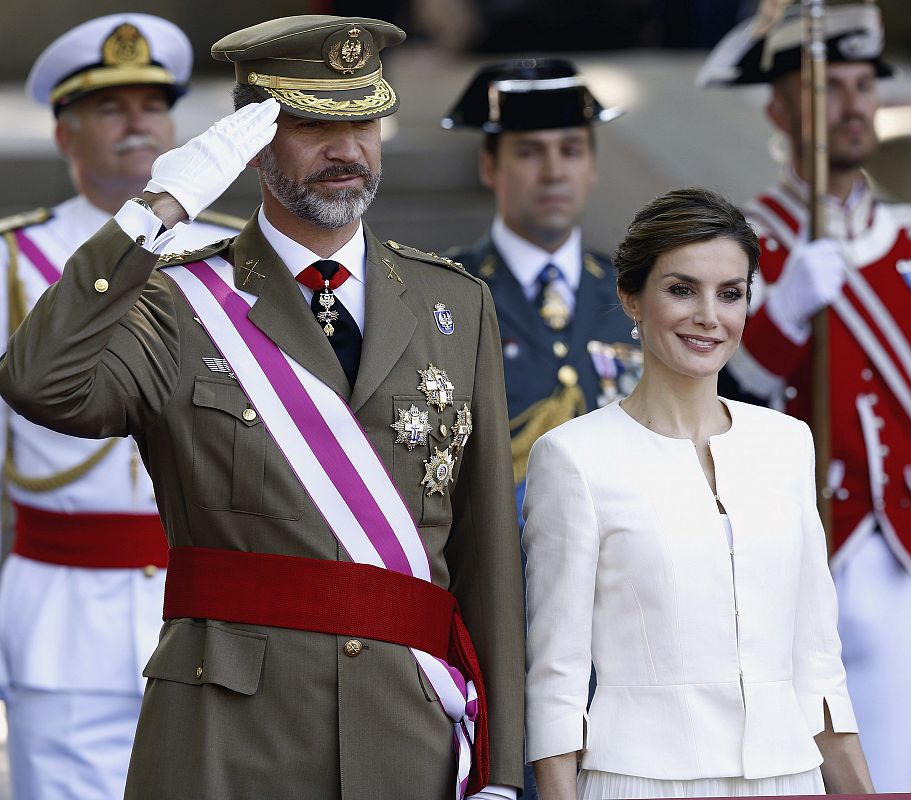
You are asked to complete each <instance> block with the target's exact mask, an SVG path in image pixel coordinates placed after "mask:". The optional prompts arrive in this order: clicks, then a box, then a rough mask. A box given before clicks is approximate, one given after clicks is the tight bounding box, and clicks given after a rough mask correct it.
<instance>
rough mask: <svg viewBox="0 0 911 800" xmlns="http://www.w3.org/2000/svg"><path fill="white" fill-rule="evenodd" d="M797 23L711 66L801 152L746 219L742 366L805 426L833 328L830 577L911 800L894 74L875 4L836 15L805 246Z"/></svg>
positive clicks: (907, 435)
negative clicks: (824, 156)
mask: <svg viewBox="0 0 911 800" xmlns="http://www.w3.org/2000/svg"><path fill="white" fill-rule="evenodd" d="M801 30H802V29H801V19H800V9H799V8H792V9H789V10H788V11H786V12H785V14H784V16H783V17H781V19H780V20H779V21H778V23H777V24H776V26H775V27H774V28H773V29H772V30H770V31H769V32H768V33H767V34H765V35H764V36H759V35H756V33H755V32H754V31H755V22H754V20H748V21H747V22H745V23H744V24H743V25H742V26H740V27H738V28H736V29H735V30H734V31H732V32H731V33H730V34H728V36H727V37H726V38H725V39H724V40H723V41H722V42H721V43H720V44H719V45H718V47H717V49H716V50H715V51H714V52H713V53H712V55H711V56H710V57H709V60H708V62H707V63H706V65H705V67H704V68H703V71H702V73H701V75H700V78H699V81H700V83H701V84H702V85H723V86H728V85H740V84H749V83H770V84H771V87H772V91H771V98H770V100H769V104H768V106H767V109H766V110H767V115H768V117H769V119H770V121H771V122H772V124H773V125H774V126H775V127H776V129H778V130H779V131H780V132H781V133H782V134H783V135H784V136H785V137H787V139H788V141H789V142H790V145H791V152H792V154H793V156H792V161H791V163H790V164H789V165H788V166H787V167H786V168H785V170H784V173H783V175H782V177H781V179H780V181H779V182H778V184H776V185H774V186H771V187H769V188H768V189H766V190H765V191H764V192H763V193H762V194H760V195H759V196H758V197H757V198H756V199H755V200H754V201H753V202H752V203H751V204H750V205H749V206H748V208H747V215H748V217H749V218H750V219H751V221H752V222H753V224H754V225H755V226H756V228H757V231H758V232H759V234H760V238H761V242H762V250H763V255H762V261H761V263H760V271H761V282H760V284H759V285H758V286H757V287H755V288H754V292H753V307H752V310H751V318H750V320H749V321H748V323H747V326H746V330H745V332H744V336H743V345H742V347H741V350H740V352H739V353H738V354H737V355H736V356H735V357H734V358H733V359H732V360H731V362H730V363H729V369H730V373H731V375H732V376H733V378H734V379H735V380H736V383H737V387H738V388H739V389H740V390H741V391H744V392H747V393H749V394H751V395H754V396H758V397H759V398H762V399H764V400H765V401H766V402H768V403H769V404H771V405H775V406H777V407H779V408H782V409H784V410H786V411H787V412H788V413H791V414H793V415H795V416H798V417H801V418H803V419H805V420H809V418H810V413H811V400H812V397H811V363H810V362H811V358H812V351H813V341H812V338H811V325H810V320H811V318H812V317H813V315H814V314H816V313H819V312H823V313H825V315H826V320H827V325H828V329H829V379H828V384H829V387H830V389H829V408H830V420H829V426H830V429H831V461H830V462H829V464H828V469H827V472H828V486H827V487H826V488H825V493H826V494H827V495H828V496H829V498H830V502H831V503H832V517H833V529H832V532H831V533H832V545H833V556H832V571H833V575H834V578H835V585H836V589H837V590H838V595H839V633H840V635H841V641H842V645H843V648H844V652H843V659H844V664H845V668H846V670H847V675H848V685H849V688H850V691H851V698H852V700H853V701H854V708H855V710H856V712H857V721H858V725H859V727H860V733H861V736H862V738H863V743H864V751H865V752H866V753H867V759H868V761H869V764H870V772H871V774H872V776H873V782H874V784H875V785H876V788H877V790H878V791H880V792H908V791H911V761H909V759H908V753H909V752H911V732H909V728H908V718H909V716H911V681H909V680H908V669H907V665H908V663H909V662H911V626H909V624H908V620H909V618H911V574H909V570H911V419H909V417H911V315H909V314H908V300H909V294H908V292H909V289H911V277H909V276H911V271H909V270H908V267H907V265H908V264H909V263H911V239H909V236H908V231H909V229H911V207H909V206H907V205H903V204H892V203H883V202H881V201H880V200H878V199H877V198H876V197H874V195H873V192H872V191H871V187H870V185H869V183H868V181H867V178H866V176H865V175H864V172H863V167H864V165H865V164H866V163H867V161H868V160H869V159H870V157H871V156H872V155H873V153H874V151H875V149H876V133H875V130H874V127H873V120H874V116H875V113H876V110H877V107H878V101H877V95H876V87H877V78H881V77H886V76H888V75H890V74H891V73H892V70H891V68H890V67H889V66H888V65H887V64H886V63H884V62H883V60H882V58H881V51H882V38H883V35H882V23H881V20H880V16H879V10H878V9H877V8H876V7H875V6H874V5H872V4H850V5H844V6H834V7H832V8H829V9H827V11H826V18H825V38H826V43H827V50H828V62H829V63H828V66H827V76H826V77H827V84H828V92H827V101H826V105H827V109H826V110H827V116H828V148H829V191H828V197H827V199H826V212H825V213H826V229H827V231H828V236H827V238H823V239H818V240H816V241H813V242H808V241H807V239H808V232H807V231H808V212H807V199H808V196H809V190H808V187H807V183H806V182H805V176H804V170H803V166H802V164H801V159H800V154H801V114H800V73H799V67H800V49H799V43H800V40H801Z"/></svg>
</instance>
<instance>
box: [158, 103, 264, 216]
mask: <svg viewBox="0 0 911 800" xmlns="http://www.w3.org/2000/svg"><path fill="white" fill-rule="evenodd" d="M280 108H281V107H280V106H279V104H278V101H277V100H275V99H274V98H271V97H270V98H269V99H268V100H266V101H264V102H262V103H251V104H250V105H246V106H244V107H243V108H240V109H238V110H237V111H235V112H234V113H233V114H229V115H228V116H227V117H224V118H223V119H220V120H218V122H216V123H215V124H214V125H213V126H212V127H211V128H209V129H208V130H207V131H205V132H204V133H201V134H199V136H196V137H194V138H193V139H190V141H189V142H187V143H186V144H185V145H183V146H182V147H178V148H176V149H174V150H169V151H168V152H167V153H162V155H160V156H158V158H156V159H155V163H154V164H152V179H151V180H150V181H149V182H148V184H147V185H146V188H145V190H146V191H147V192H156V193H157V192H168V193H169V194H170V195H172V196H173V197H174V199H175V200H177V202H178V203H180V205H181V206H183V210H184V211H186V212H187V216H188V217H189V218H190V220H193V219H195V218H196V215H197V214H199V212H200V211H202V210H203V209H205V208H207V207H208V206H209V205H211V204H212V203H214V202H215V201H216V200H217V199H218V198H219V197H220V196H221V195H222V193H223V192H224V191H225V190H226V189H227V188H228V187H229V186H230V185H231V184H232V183H234V181H235V180H237V176H238V175H240V173H241V172H243V170H244V167H246V165H247V162H248V161H249V160H250V159H251V158H253V157H254V156H255V155H256V154H257V153H258V152H259V151H260V150H262V149H263V148H264V147H265V146H266V145H267V144H269V142H271V141H272V137H273V136H275V131H276V129H277V127H278V126H277V125H276V124H275V119H276V117H278V112H279V110H280Z"/></svg>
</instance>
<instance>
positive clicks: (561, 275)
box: [442, 59, 641, 510]
mask: <svg viewBox="0 0 911 800" xmlns="http://www.w3.org/2000/svg"><path fill="white" fill-rule="evenodd" d="M620 114H621V111H620V109H619V108H604V107H603V106H602V105H601V104H600V103H599V102H598V101H597V100H596V99H595V98H594V97H593V96H592V94H591V92H590V91H589V89H588V88H587V87H586V85H585V83H584V81H583V80H582V78H581V77H580V76H579V75H578V74H577V73H576V69H575V67H574V66H573V65H572V64H571V63H570V62H569V61H565V60H562V59H524V60H520V61H510V62H506V63H500V64H492V65H488V66H484V67H482V68H481V69H480V70H479V71H478V73H477V74H476V75H475V77H474V78H473V80H472V81H471V83H470V84H469V86H468V88H467V89H466V90H465V92H464V94H463V95H462V97H461V98H460V99H459V100H458V102H457V103H456V104H455V106H454V107H453V109H452V110H451V111H450V112H449V114H448V115H447V116H446V117H445V118H444V119H443V122H442V124H443V127H444V128H447V129H449V128H462V127H465V128H475V129H480V130H482V131H483V132H484V134H485V138H484V143H483V147H482V149H481V151H480V156H479V158H480V161H479V172H480V177H481V182H482V183H483V184H484V185H485V186H487V187H488V188H489V189H491V190H492V191H493V193H494V195H495V197H496V204H497V215H496V218H495V219H494V221H493V225H492V227H491V230H490V232H489V234H487V235H485V236H484V237H482V238H481V239H480V240H479V241H478V242H476V243H475V244H474V245H472V246H471V247H469V248H459V249H456V250H453V251H451V252H450V253H449V255H451V256H452V257H453V258H454V259H456V260H457V261H459V262H461V263H463V264H464V265H465V266H466V268H467V269H468V271H469V272H471V273H472V274H473V275H477V276H479V277H481V278H483V279H484V281H485V282H486V283H487V285H488V287H489V288H490V292H491V294H492V295H493V298H494V302H495V304H496V308H497V319H498V320H499V323H500V335H501V338H502V347H503V363H504V368H505V374H506V397H507V400H508V403H509V418H510V427H511V430H512V455H513V477H514V479H515V483H516V486H517V500H518V504H519V507H520V510H521V503H522V498H523V496H524V487H525V467H526V462H527V460H528V451H529V450H530V449H531V446H532V444H534V442H535V440H536V439H537V438H538V437H539V436H540V435H541V434H543V433H545V432H546V431H548V430H549V429H550V428H553V427H554V426H556V425H559V424H560V423H561V422H565V421H566V420H568V419H571V418H572V417H574V416H577V415H579V414H583V413H585V412H586V411H590V410H591V409H593V408H597V407H598V406H600V405H604V404H605V403H608V402H610V401H611V400H613V399H615V398H617V397H621V396H624V395H626V394H628V393H629V392H630V391H631V390H632V388H633V386H635V383H636V380H637V379H638V375H639V372H640V369H641V351H640V350H639V347H638V346H637V345H636V344H635V342H634V341H633V340H632V339H631V337H630V325H629V322H628V320H627V319H626V317H625V316H624V315H623V314H622V312H621V311H620V305H619V300H618V299H617V293H616V288H615V280H614V275H613V268H612V266H611V264H610V261H609V260H608V259H607V258H606V257H604V256H601V255H598V254H596V253H592V252H588V251H586V250H585V249H584V247H583V244H582V235H581V231H580V227H579V226H580V223H581V220H582V215H583V213H584V211H585V206H586V203H587V201H588V197H589V194H590V192H591V190H592V188H593V187H594V186H595V183H596V181H597V177H598V168H597V160H596V157H595V140H594V129H593V125H595V124H596V123H599V122H606V121H609V120H612V119H615V118H616V117H618V116H619V115H620Z"/></svg>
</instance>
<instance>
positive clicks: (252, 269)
mask: <svg viewBox="0 0 911 800" xmlns="http://www.w3.org/2000/svg"><path fill="white" fill-rule="evenodd" d="M257 264H259V259H256V260H255V261H254V260H253V259H252V258H251V259H249V260H247V261H245V262H244V265H243V266H242V267H238V269H245V270H247V277H245V278H244V280H243V282H242V283H241V286H246V285H247V281H248V280H250V276H251V275H255V276H256V277H257V278H265V277H266V276H265V275H263V274H262V273H261V272H257V271H256V265H257Z"/></svg>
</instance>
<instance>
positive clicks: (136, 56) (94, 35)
mask: <svg viewBox="0 0 911 800" xmlns="http://www.w3.org/2000/svg"><path fill="white" fill-rule="evenodd" d="M192 67H193V50H192V48H191V47H190V40H189V39H188V38H187V36H186V34H185V33H184V32H183V31H182V30H181V29H180V28H178V27H177V26H176V25H175V24H174V23H173V22H168V20H166V19H162V18H161V17H154V16H152V15H151V14H109V15H108V16H104V17H98V18H97V19H92V20H89V21H88V22H83V23H82V24H81V25H77V26H76V27H75V28H73V29H72V30H70V31H67V32H66V33H64V34H63V35H62V36H60V37H59V38H58V39H55V40H54V41H53V42H51V44H50V45H48V46H47V48H45V50H44V52H43V53H42V54H41V55H40V56H38V59H37V61H35V64H34V66H33V67H32V69H31V72H29V75H28V79H27V81H26V84H25V91H26V93H27V94H29V95H30V96H31V97H33V98H34V99H35V100H37V101H38V102H39V103H41V104H42V105H49V106H52V107H53V108H54V111H55V113H56V112H57V111H59V110H60V109H61V108H63V107H64V106H66V105H69V104H70V103H72V102H73V101H74V100H77V99H79V98H80V97H83V96H84V95H86V94H88V93H89V92H94V91H98V90H99V89H107V88H109V87H111V86H139V85H153V86H161V87H162V88H163V89H165V91H166V93H167V95H168V99H169V102H171V103H173V102H174V101H175V100H177V98H178V97H180V96H181V95H182V94H184V93H185V92H186V90H187V82H188V81H189V79H190V70H191V69H192Z"/></svg>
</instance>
